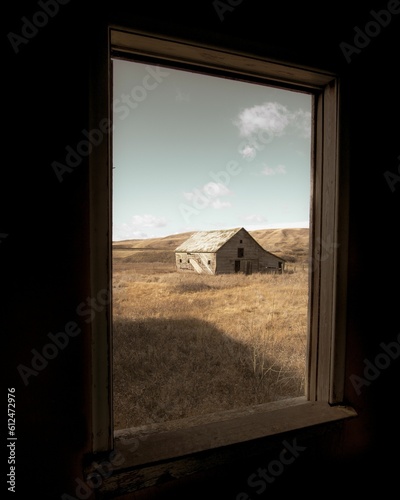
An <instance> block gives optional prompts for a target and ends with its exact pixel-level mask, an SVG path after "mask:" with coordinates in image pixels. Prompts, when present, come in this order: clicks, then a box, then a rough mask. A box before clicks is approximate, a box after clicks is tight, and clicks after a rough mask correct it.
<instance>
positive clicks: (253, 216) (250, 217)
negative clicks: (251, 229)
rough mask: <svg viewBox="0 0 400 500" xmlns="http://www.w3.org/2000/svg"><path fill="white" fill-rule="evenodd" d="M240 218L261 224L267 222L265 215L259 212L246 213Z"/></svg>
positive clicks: (250, 222)
mask: <svg viewBox="0 0 400 500" xmlns="http://www.w3.org/2000/svg"><path fill="white" fill-rule="evenodd" d="M242 219H243V220H244V221H246V222H248V223H249V224H262V223H266V222H268V219H267V218H266V217H264V216H263V215H259V214H251V215H246V216H245V217H242Z"/></svg>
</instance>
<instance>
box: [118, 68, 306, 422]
mask: <svg viewBox="0 0 400 500" xmlns="http://www.w3.org/2000/svg"><path fill="white" fill-rule="evenodd" d="M113 71H114V74H113V81H114V88H113V115H114V116H113V119H114V132H113V356H114V359H113V366H114V374H113V385H114V394H113V396H114V422H115V428H116V429H120V428H127V427H135V426H140V425H146V424H154V423H161V422H167V421H176V420H179V419H182V418H186V417H195V416H199V415H207V414H210V413H213V412H216V411H222V410H229V409H233V408H243V407H246V406H249V405H256V404H261V403H266V402H270V401H276V400H279V399H284V398H290V397H297V396H301V395H304V394H305V364H306V345H307V314H308V255H309V234H308V232H309V230H308V228H309V212H310V170H311V169H310V161H311V160H310V150H311V148H310V143H311V137H310V134H311V95H310V94H307V93H300V92H294V91H289V90H282V89H279V88H276V87H268V86H265V85H260V84H255V83H249V82H241V81H238V80H229V79H227V78H218V77H215V76H209V75H203V74H200V73H194V72H189V71H182V70H177V69H172V68H164V67H159V66H154V65H151V64H143V63H138V62H132V61H125V60H114V61H113ZM192 235H197V236H196V238H197V240H196V241H195V242H194V243H195V244H196V245H197V246H196V245H194V244H193V241H191V240H190V237H191V236H192ZM185 244H186V245H187V248H184V246H185ZM239 244H240V248H238V245H239ZM182 245H183V247H182ZM177 249H178V250H179V249H181V250H182V251H180V252H177V253H175V250H177Z"/></svg>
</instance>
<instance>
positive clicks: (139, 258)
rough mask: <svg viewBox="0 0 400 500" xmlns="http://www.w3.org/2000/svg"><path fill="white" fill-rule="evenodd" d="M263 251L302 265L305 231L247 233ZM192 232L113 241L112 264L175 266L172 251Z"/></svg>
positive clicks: (306, 251) (291, 229)
mask: <svg viewBox="0 0 400 500" xmlns="http://www.w3.org/2000/svg"><path fill="white" fill-rule="evenodd" d="M249 233H250V234H251V235H252V236H253V238H254V239H255V240H256V241H257V242H258V243H259V244H260V245H261V246H262V247H263V248H265V250H267V251H269V252H271V253H274V254H276V255H277V256H279V257H282V258H284V259H285V260H286V261H287V262H288V263H298V264H305V263H306V262H307V260H308V248H309V230H308V228H288V229H259V230H256V231H249ZM192 234H193V232H187V233H180V234H173V235H169V236H165V237H163V238H149V239H133V240H124V241H117V242H113V246H112V248H113V260H114V265H117V264H122V263H125V264H128V263H142V264H146V263H147V264H155V263H165V264H171V265H174V263H175V256H174V250H175V248H177V247H178V246H179V245H180V244H181V243H183V242H184V241H185V240H186V239H188V238H189V237H190V236H191V235H192Z"/></svg>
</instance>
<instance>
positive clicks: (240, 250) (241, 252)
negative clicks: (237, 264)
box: [237, 248, 244, 259]
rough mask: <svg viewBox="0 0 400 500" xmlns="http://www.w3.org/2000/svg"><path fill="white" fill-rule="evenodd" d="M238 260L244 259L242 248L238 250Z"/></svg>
mask: <svg viewBox="0 0 400 500" xmlns="http://www.w3.org/2000/svg"><path fill="white" fill-rule="evenodd" d="M237 256H238V258H239V259H240V258H241V257H244V248H238V254H237Z"/></svg>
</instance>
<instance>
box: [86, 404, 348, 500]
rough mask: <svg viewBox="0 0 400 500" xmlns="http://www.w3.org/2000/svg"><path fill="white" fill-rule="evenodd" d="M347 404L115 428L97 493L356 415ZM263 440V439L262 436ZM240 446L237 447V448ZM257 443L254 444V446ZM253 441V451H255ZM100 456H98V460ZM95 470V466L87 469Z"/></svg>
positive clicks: (195, 467) (261, 409)
mask: <svg viewBox="0 0 400 500" xmlns="http://www.w3.org/2000/svg"><path fill="white" fill-rule="evenodd" d="M356 416H357V413H356V412H355V411H354V410H353V409H352V408H351V407H346V406H340V405H337V406H330V405H329V404H328V403H321V402H314V401H313V402H311V401H307V400H306V399H305V398H304V397H300V398H294V399H290V400H283V401H278V402H274V403H268V404H264V405H257V406H254V407H249V408H245V409H241V410H231V411H226V412H220V413H216V414H213V415H208V416H207V417H200V418H194V419H185V420H184V421H176V422H172V423H166V424H162V425H161V424H160V425H150V426H143V427H140V428H132V429H123V430H118V431H116V432H115V433H114V451H113V452H112V453H113V457H114V459H115V460H114V463H113V462H112V460H109V461H111V463H112V474H111V475H109V477H107V479H105V480H104V482H103V483H102V486H101V488H100V490H101V491H99V494H100V497H99V498H107V497H108V495H109V494H111V492H114V493H115V491H117V490H118V491H119V492H121V493H123V492H127V491H135V490H138V489H141V488H143V487H146V486H150V485H153V484H156V483H157V482H159V481H160V480H162V478H163V477H165V478H166V476H168V478H172V477H173V478H175V477H176V478H177V477H180V476H182V475H186V474H190V473H193V472H198V471H200V470H205V469H206V468H208V467H212V466H215V465H218V464H219V463H221V464H223V463H224V462H226V460H232V459H234V458H240V457H243V456H246V453H247V451H248V450H247V451H245V450H243V446H245V447H246V446H247V447H248V444H249V443H253V444H254V443H257V441H262V447H263V448H264V449H265V446H266V445H268V444H271V446H272V445H273V443H276V442H277V440H278V441H279V443H281V442H282V439H283V437H282V436H283V435H286V434H288V433H293V432H295V433H296V435H297V434H301V433H303V431H307V432H310V431H312V430H313V429H314V430H315V431H317V429H318V428H319V427H320V426H321V425H322V426H324V427H325V425H326V424H333V423H337V422H340V421H343V420H346V419H349V418H354V417H356ZM266 440H267V441H266ZM238 447H239V448H238ZM255 448H257V446H256V447H255ZM255 448H254V446H253V447H252V452H253V453H254V451H255V452H256V450H255ZM97 462H98V460H97ZM86 472H87V473H88V474H90V473H91V472H93V468H90V470H87V471H86Z"/></svg>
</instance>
